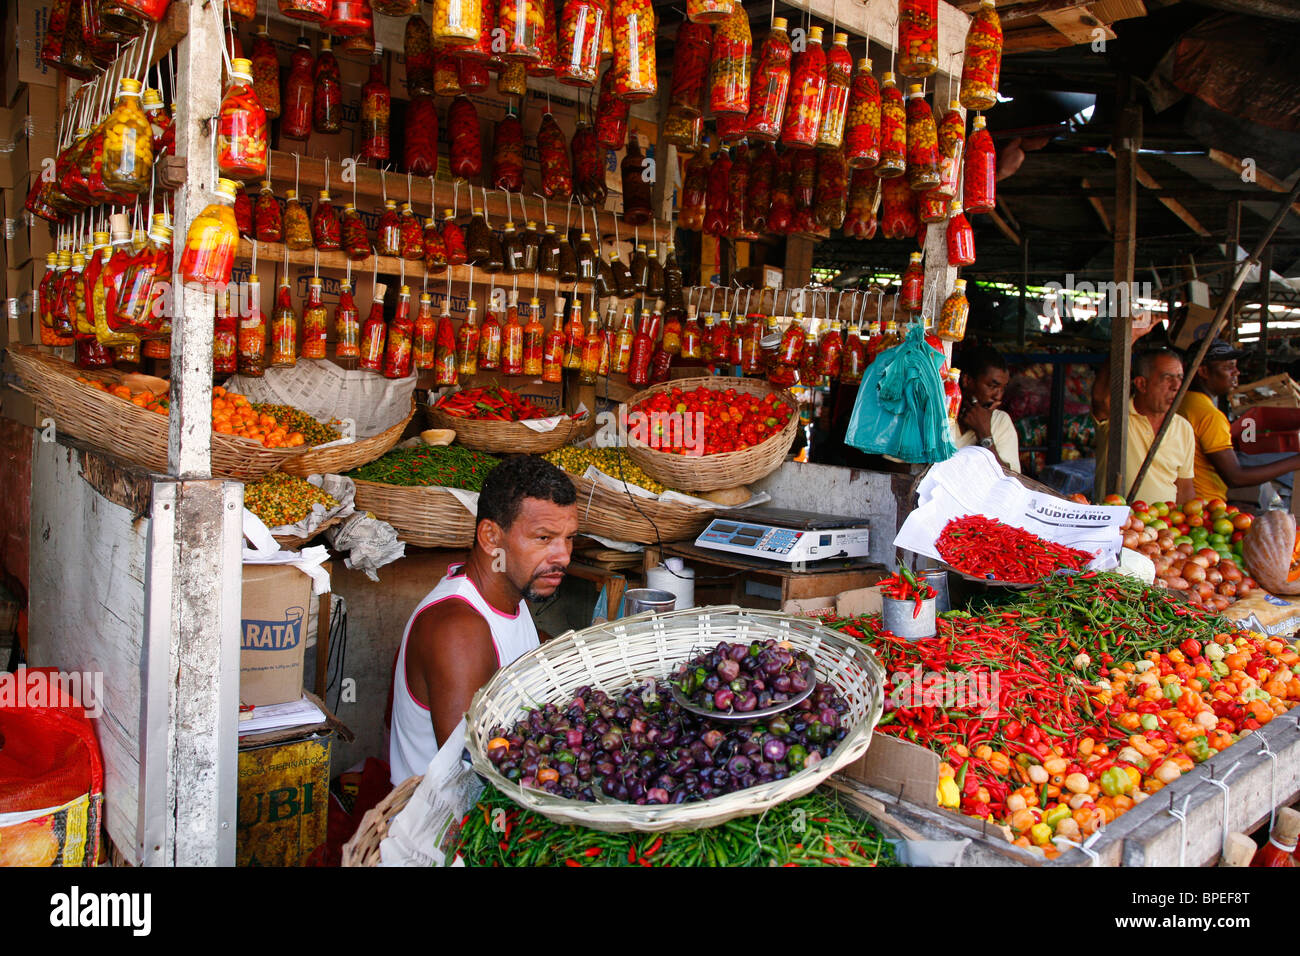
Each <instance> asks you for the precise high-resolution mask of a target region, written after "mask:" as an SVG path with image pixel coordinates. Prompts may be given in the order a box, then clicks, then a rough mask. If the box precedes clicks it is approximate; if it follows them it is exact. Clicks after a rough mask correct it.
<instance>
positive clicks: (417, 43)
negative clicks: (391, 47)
mask: <svg viewBox="0 0 1300 956" xmlns="http://www.w3.org/2000/svg"><path fill="white" fill-rule="evenodd" d="M404 52H405V54H406V91H407V93H408V94H409V95H410V96H411V97H412V98H414V97H417V96H433V93H434V88H433V60H434V53H433V41H432V39H431V37H430V35H429V25H428V24H427V23H425V22H424V18H423V17H419V16H414V17H411V18H410V19H409V20H407V21H406V30H405V51H404Z"/></svg>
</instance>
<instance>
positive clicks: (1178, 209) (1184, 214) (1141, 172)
mask: <svg viewBox="0 0 1300 956" xmlns="http://www.w3.org/2000/svg"><path fill="white" fill-rule="evenodd" d="M1134 168H1135V170H1136V172H1137V181H1138V182H1139V183H1141V184H1142V185H1143V186H1145V187H1146V188H1147V189H1159V188H1160V184H1159V183H1158V182H1156V179H1155V177H1154V176H1152V175H1151V174H1150V173H1148V172H1147V171H1146V170H1145V169H1143V168H1142V164H1141V163H1138V162H1135V163H1134ZM1158 198H1159V200H1160V204H1161V205H1162V206H1164V207H1165V208H1166V209H1168V210H1169V211H1170V212H1172V213H1173V214H1174V215H1175V216H1177V217H1178V218H1179V219H1181V220H1182V221H1183V223H1184V224H1185V225H1186V226H1187V228H1189V229H1191V230H1192V232H1194V233H1196V234H1197V235H1198V236H1208V235H1209V234H1210V230H1208V229H1206V228H1205V227H1204V226H1202V225H1201V223H1200V222H1199V221H1198V220H1197V218H1196V217H1195V216H1193V215H1192V214H1191V213H1190V212H1189V211H1188V210H1187V207H1186V206H1184V205H1183V204H1182V203H1180V202H1179V201H1178V200H1177V199H1171V198H1170V197H1168V196H1160V197H1158Z"/></svg>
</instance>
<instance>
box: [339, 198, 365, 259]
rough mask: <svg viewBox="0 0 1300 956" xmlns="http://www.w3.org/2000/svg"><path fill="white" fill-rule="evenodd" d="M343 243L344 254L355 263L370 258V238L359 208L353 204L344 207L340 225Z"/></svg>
mask: <svg viewBox="0 0 1300 956" xmlns="http://www.w3.org/2000/svg"><path fill="white" fill-rule="evenodd" d="M339 231H340V234H341V236H342V241H343V254H344V255H345V256H347V257H348V258H349V259H351V260H352V261H353V262H362V261H363V260H365V259H369V258H370V252H371V250H370V236H369V234H368V233H367V232H366V224H365V221H364V220H363V219H362V218H361V213H359V212H357V207H356V206H354V205H352V203H346V204H345V205H344V206H343V217H342V220H341V221H340V223H339Z"/></svg>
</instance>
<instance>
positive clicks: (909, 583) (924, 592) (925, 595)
mask: <svg viewBox="0 0 1300 956" xmlns="http://www.w3.org/2000/svg"><path fill="white" fill-rule="evenodd" d="M880 593H881V594H883V595H884V596H885V597H890V598H893V599H894V600H896V601H915V602H916V607H914V608H913V609H912V617H913V618H916V617H919V616H920V614H921V605H922V604H924V603H925V602H926V601H928V600H929V599H930V598H932V597H935V596H936V595H937V594H938V593H939V592H938V591H936V590H935V589H934V588H932V587H930V585H928V584H926V583H925V582H924V581H918V580H917V579H916V575H914V574H913V573H912V572H911V571H909V570H908V569H907V568H899V570H898V573H897V574H891V575H890V576H889V577H887V578H885V579H884V580H883V581H881V582H880Z"/></svg>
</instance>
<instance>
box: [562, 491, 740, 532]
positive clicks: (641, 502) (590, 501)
mask: <svg viewBox="0 0 1300 956" xmlns="http://www.w3.org/2000/svg"><path fill="white" fill-rule="evenodd" d="M569 478H570V479H572V481H573V487H574V488H576V489H577V491H578V532H579V533H580V534H597V535H600V536H601V537H602V538H612V539H614V540H615V541H631V542H633V543H634V544H659V543H660V542H663V541H680V540H682V539H683V538H694V537H695V536H696V535H698V534H699V533H700V532H701V531H703V530H704V529H705V527H706V526H707V525H708V523H709V522H710V521H711V520H712V519H713V514H714V512H713V509H711V508H695V507H692V506H690V505H684V504H680V503H678V502H675V501H656V500H655V499H653V498H642V497H640V496H633V495H632V494H631V493H630V492H617V491H614V490H613V489H611V488H607V487H606V486H605V485H602V484H599V483H597V482H594V481H592V480H591V479H589V478H584V477H582V476H581V475H575V474H572V473H569Z"/></svg>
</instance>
